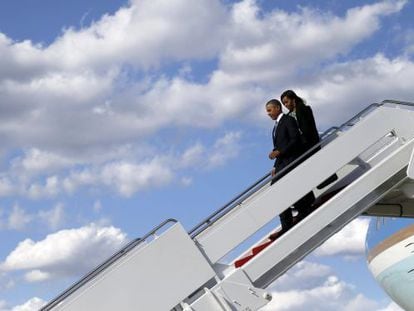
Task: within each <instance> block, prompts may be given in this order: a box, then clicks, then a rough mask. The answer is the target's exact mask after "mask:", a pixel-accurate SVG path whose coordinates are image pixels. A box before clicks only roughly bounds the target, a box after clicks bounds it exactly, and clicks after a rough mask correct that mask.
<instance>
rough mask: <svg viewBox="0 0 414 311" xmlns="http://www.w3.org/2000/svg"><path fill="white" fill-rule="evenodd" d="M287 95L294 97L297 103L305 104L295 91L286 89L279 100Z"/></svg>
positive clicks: (290, 97)
mask: <svg viewBox="0 0 414 311" xmlns="http://www.w3.org/2000/svg"><path fill="white" fill-rule="evenodd" d="M284 97H287V98H289V99H294V100H295V103H296V104H297V105H305V101H304V100H303V99H302V98H300V97H299V96H298V95H296V93H295V92H294V91H292V90H286V91H284V92H283V93H282V95H280V100H281V101H283V98H284Z"/></svg>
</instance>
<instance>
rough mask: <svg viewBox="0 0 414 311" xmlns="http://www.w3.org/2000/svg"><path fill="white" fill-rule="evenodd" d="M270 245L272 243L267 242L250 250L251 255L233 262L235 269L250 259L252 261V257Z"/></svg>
mask: <svg viewBox="0 0 414 311" xmlns="http://www.w3.org/2000/svg"><path fill="white" fill-rule="evenodd" d="M271 243H273V241H267V242H266V243H263V244H262V245H259V246H256V247H254V248H253V249H252V254H251V255H248V256H246V257H243V258H241V259H239V260H236V261H235V262H234V266H235V267H236V268H240V267H241V266H243V265H244V264H245V263H246V262H248V261H249V260H250V259H252V258H253V257H254V256H256V255H257V254H259V253H260V252H261V251H262V250H264V249H265V248H266V247H268V246H269V245H270V244H271Z"/></svg>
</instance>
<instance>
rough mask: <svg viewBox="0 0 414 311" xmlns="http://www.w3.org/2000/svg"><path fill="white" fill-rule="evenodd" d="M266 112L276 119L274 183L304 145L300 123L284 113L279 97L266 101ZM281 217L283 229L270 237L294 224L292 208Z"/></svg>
mask: <svg viewBox="0 0 414 311" xmlns="http://www.w3.org/2000/svg"><path fill="white" fill-rule="evenodd" d="M266 112H267V114H268V116H269V117H270V118H271V119H272V120H274V121H275V126H274V128H273V132H272V138H273V150H272V151H271V152H270V153H269V158H270V159H271V160H275V163H274V165H273V169H272V176H273V177H274V178H273V180H272V183H271V184H274V183H275V182H276V181H277V180H278V179H280V178H281V177H282V175H280V174H278V172H280V171H281V170H282V169H283V168H285V167H286V166H288V165H289V164H290V163H292V162H293V161H294V160H295V159H296V158H297V157H299V156H300V154H301V153H302V150H303V147H302V145H301V141H300V132H299V129H298V125H297V123H296V121H295V119H294V118H292V117H290V116H287V115H284V114H283V113H282V104H281V103H280V101H278V100H277V99H272V100H270V101H268V102H267V103H266ZM291 169H293V168H291ZM289 171H290V169H289ZM287 173H288V172H284V173H283V175H285V174H287ZM279 217H280V223H281V225H282V231H279V232H276V234H272V235H271V236H270V237H269V238H270V239H276V238H277V237H278V236H280V235H281V234H283V233H285V232H286V231H288V230H289V229H290V228H291V227H292V226H293V216H292V212H291V210H290V208H288V209H287V210H285V211H284V212H282V213H281V214H280V215H279Z"/></svg>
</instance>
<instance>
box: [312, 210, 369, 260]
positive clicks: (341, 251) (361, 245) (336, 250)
mask: <svg viewBox="0 0 414 311" xmlns="http://www.w3.org/2000/svg"><path fill="white" fill-rule="evenodd" d="M369 222H370V219H368V218H357V219H355V220H353V221H352V222H351V223H349V224H348V225H347V226H346V227H345V228H343V229H342V230H341V231H339V232H338V233H336V234H335V235H334V236H332V237H331V238H330V239H329V240H327V241H326V242H325V243H324V244H322V245H321V246H320V247H319V248H318V249H316V250H315V251H314V254H315V255H316V256H333V255H344V256H345V257H355V256H362V255H363V254H364V253H365V238H366V235H367V232H368V226H369Z"/></svg>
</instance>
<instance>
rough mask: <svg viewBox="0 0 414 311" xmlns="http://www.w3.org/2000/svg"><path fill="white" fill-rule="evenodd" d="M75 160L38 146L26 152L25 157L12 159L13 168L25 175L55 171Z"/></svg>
mask: <svg viewBox="0 0 414 311" xmlns="http://www.w3.org/2000/svg"><path fill="white" fill-rule="evenodd" d="M72 164H73V161H72V160H71V159H69V158H66V157H64V156H61V155H58V154H56V153H52V152H48V151H45V150H40V149H37V148H33V149H30V150H28V151H26V152H25V153H24V156H23V157H17V158H14V159H13V160H12V164H11V166H12V170H15V171H17V172H18V173H23V174H24V175H29V176H31V175H34V174H38V173H41V174H45V173H49V172H54V171H56V170H59V169H61V168H65V167H68V166H71V165H72Z"/></svg>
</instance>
